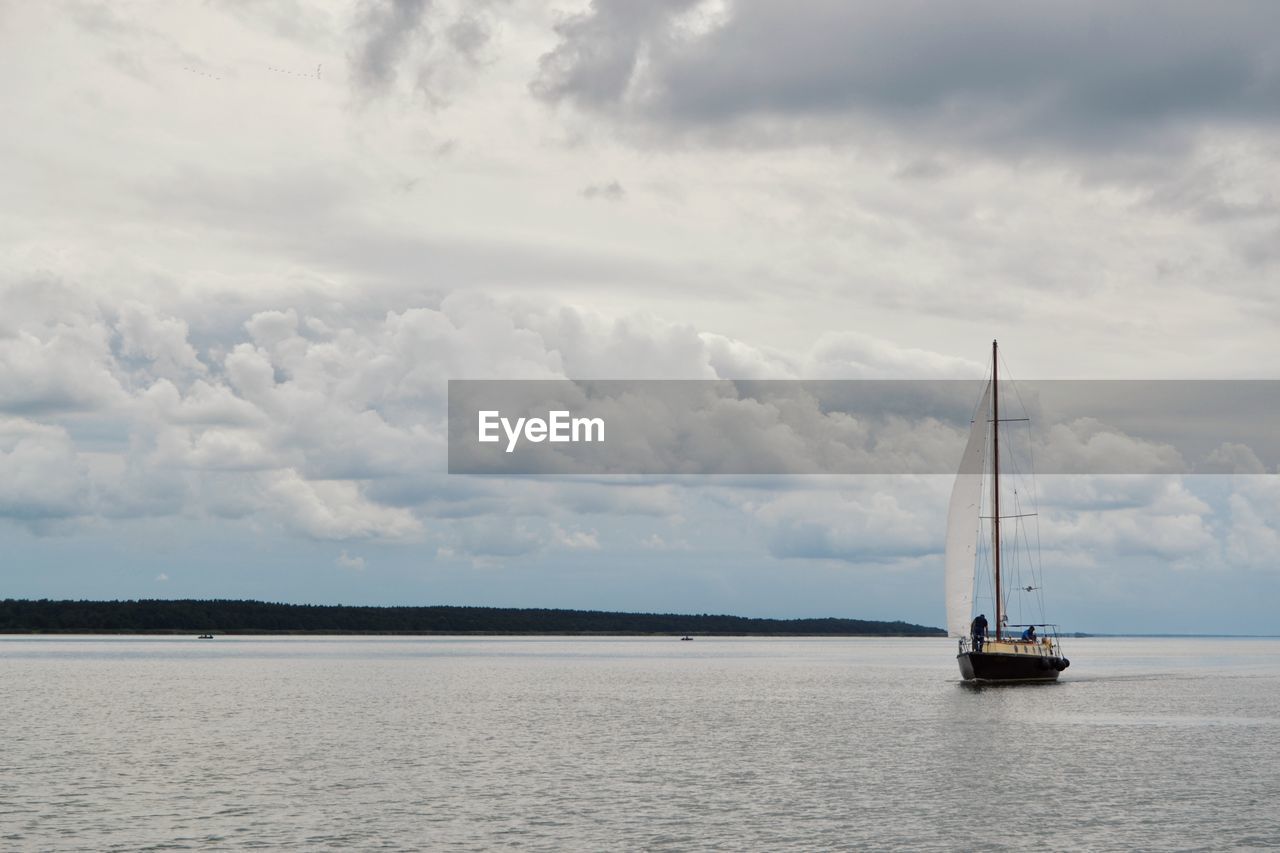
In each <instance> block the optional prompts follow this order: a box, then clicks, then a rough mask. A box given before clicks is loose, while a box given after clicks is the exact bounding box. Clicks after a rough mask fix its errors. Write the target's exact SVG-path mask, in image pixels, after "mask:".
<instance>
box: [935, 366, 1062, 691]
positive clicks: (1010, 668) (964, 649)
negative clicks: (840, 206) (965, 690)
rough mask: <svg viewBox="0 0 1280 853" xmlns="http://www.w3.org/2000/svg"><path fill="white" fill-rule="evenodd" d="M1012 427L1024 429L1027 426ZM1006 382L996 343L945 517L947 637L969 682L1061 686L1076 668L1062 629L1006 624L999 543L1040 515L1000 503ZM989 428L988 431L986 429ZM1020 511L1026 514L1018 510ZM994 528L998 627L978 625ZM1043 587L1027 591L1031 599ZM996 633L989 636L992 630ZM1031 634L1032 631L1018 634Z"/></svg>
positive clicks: (993, 567)
mask: <svg viewBox="0 0 1280 853" xmlns="http://www.w3.org/2000/svg"><path fill="white" fill-rule="evenodd" d="M1007 420H1019V421H1025V420H1026V418H1012V419H1007ZM1005 422H1006V421H1002V420H1001V418H1000V375H999V348H998V346H997V344H996V342H995V341H992V342H991V381H990V382H988V383H987V385H986V388H985V389H984V391H983V393H982V397H981V399H980V401H979V403H978V407H977V410H976V413H975V415H974V418H973V424H972V426H971V427H970V429H969V440H968V442H967V443H966V444H965V448H964V456H963V457H961V460H960V470H959V471H958V472H957V474H956V481H955V485H953V486H952V488H951V502H950V504H949V506H948V510H947V547H946V598H947V633H948V634H949V635H950V636H951V637H955V638H958V642H959V650H958V652H957V654H956V661H957V662H958V663H959V664H960V676H961V677H962V678H963V679H964V680H965V681H967V682H1045V681H1057V680H1058V675H1059V674H1061V672H1062V671H1063V670H1064V669H1066V668H1067V667H1068V666H1070V665H1071V662H1070V661H1069V660H1067V658H1066V657H1064V656H1063V654H1062V648H1061V646H1060V644H1059V641H1058V632H1057V626H1054V625H1045V624H1044V623H1043V622H1041V623H1039V624H1040V627H1041V628H1042V629H1043V632H1042V633H1041V634H1039V635H1037V634H1036V630H1035V628H1036V626H1035V625H1017V624H1014V625H1011V624H1009V622H1008V592H1009V589H1008V584H1007V582H1005V578H1004V577H1003V573H1004V568H1003V566H1002V557H1004V556H1005V553H1004V552H1005V550H1006V543H1004V542H1003V541H1002V539H1001V533H1000V522H1001V521H1002V520H1006V521H1007V520H1009V519H1018V520H1020V519H1022V518H1026V517H1029V516H1032V515H1034V513H1022V512H1015V513H1013V514H1011V515H1005V514H1003V512H1002V506H1001V498H1000V478H1001V475H1000V432H1001V430H1000V427H1001V424H1002V423H1005ZM988 427H990V428H989V429H988ZM984 480H986V481H987V485H989V487H990V489H991V492H990V494H991V502H990V506H989V507H988V509H989V510H990V515H988V516H983V513H982V509H983V507H982V496H983V491H984V489H983V485H984ZM1015 509H1021V507H1016V508H1015ZM984 518H985V519H987V520H989V521H990V527H991V551H990V557H991V571H992V581H993V583H992V602H993V606H994V611H995V619H994V622H991V623H989V622H987V620H986V614H985V613H982V614H979V616H978V617H977V618H975V617H974V615H973V611H974V600H975V596H974V585H975V580H976V576H977V569H978V562H979V539H980V535H979V534H980V528H981V527H982V524H981V522H982V521H983V520H984ZM1036 588H1037V587H1035V586H1033V585H1029V586H1028V587H1026V588H1025V589H1026V590H1027V591H1028V592H1030V591H1032V590H1034V589H1036ZM989 625H994V631H993V632H991V633H990V634H988V630H987V629H988V626H989ZM1020 628H1021V629H1026V628H1030V631H1026V630H1023V631H1021V632H1020V631H1019V630H1018V629H1020Z"/></svg>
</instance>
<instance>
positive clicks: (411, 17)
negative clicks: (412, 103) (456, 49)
mask: <svg viewBox="0 0 1280 853" xmlns="http://www.w3.org/2000/svg"><path fill="white" fill-rule="evenodd" d="M429 7H430V4H429V3H428V2H427V0H384V2H370V3H367V4H366V5H365V7H364V12H363V14H362V15H361V17H360V21H359V25H358V30H359V32H360V34H361V36H362V41H361V43H360V45H359V47H358V48H357V50H356V54H355V56H354V57H353V58H352V64H353V66H354V70H355V75H356V79H357V81H358V82H359V83H360V85H361V86H363V87H364V88H365V89H367V90H370V91H374V92H377V91H382V90H384V89H386V88H387V87H388V86H389V85H390V84H391V83H392V81H393V80H395V77H396V73H397V70H398V68H399V66H400V63H401V62H402V61H403V60H404V58H405V56H406V55H407V54H408V52H409V49H410V47H411V46H412V43H413V39H414V37H415V35H418V34H419V33H421V32H423V31H424V26H423V24H424V17H425V15H426V12H427V9H428V8H429Z"/></svg>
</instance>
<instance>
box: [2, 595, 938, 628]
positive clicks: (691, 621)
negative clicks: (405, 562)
mask: <svg viewBox="0 0 1280 853" xmlns="http://www.w3.org/2000/svg"><path fill="white" fill-rule="evenodd" d="M95 632H119V633H147V632H155V633H182V632H199V633H246V634H249V633H264V632H266V633H270V632H297V633H308V632H314V633H337V634H341V633H387V634H703V635H707V634H726V635H734V634H760V635H770V634H773V635H821V634H829V635H857V636H941V635H943V634H945V632H944V631H942V630H941V629H938V628H930V627H926V626H923V625H913V624H911V623H909V622H901V621H896V622H877V621H872V620H867V619H837V618H824V619H755V618H748V617H744V616H725V615H712V614H706V613H704V614H697V615H689V614H677V613H613V612H606V611H598V610H553V609H542V608H508V607H453V606H430V607H364V606H348V605H342V604H337V605H318V604H277V603H272V602H266V601H248V600H244V601H241V600H227V599H210V600H197V599H178V600H169V599H139V600H136V601H135V600H127V601H53V600H49V599H40V600H24V599H12V598H11V599H5V600H4V601H0V633H95Z"/></svg>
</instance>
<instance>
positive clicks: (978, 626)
mask: <svg viewBox="0 0 1280 853" xmlns="http://www.w3.org/2000/svg"><path fill="white" fill-rule="evenodd" d="M969 633H970V634H971V635H972V637H973V650H974V651H975V652H980V651H982V644H983V643H984V642H985V641H986V639H987V617H986V614H984V613H979V614H978V618H977V619H974V620H973V624H972V625H970V626H969Z"/></svg>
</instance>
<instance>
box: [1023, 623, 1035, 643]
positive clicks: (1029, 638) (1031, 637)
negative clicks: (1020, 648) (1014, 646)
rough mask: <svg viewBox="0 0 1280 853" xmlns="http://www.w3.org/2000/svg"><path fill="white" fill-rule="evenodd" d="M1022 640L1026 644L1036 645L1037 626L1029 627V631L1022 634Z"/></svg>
mask: <svg viewBox="0 0 1280 853" xmlns="http://www.w3.org/2000/svg"><path fill="white" fill-rule="evenodd" d="M1022 639H1023V640H1024V641H1025V642H1028V643H1034V642H1035V641H1036V626H1035V625H1028V626H1027V630H1025V631H1023V632H1022Z"/></svg>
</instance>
